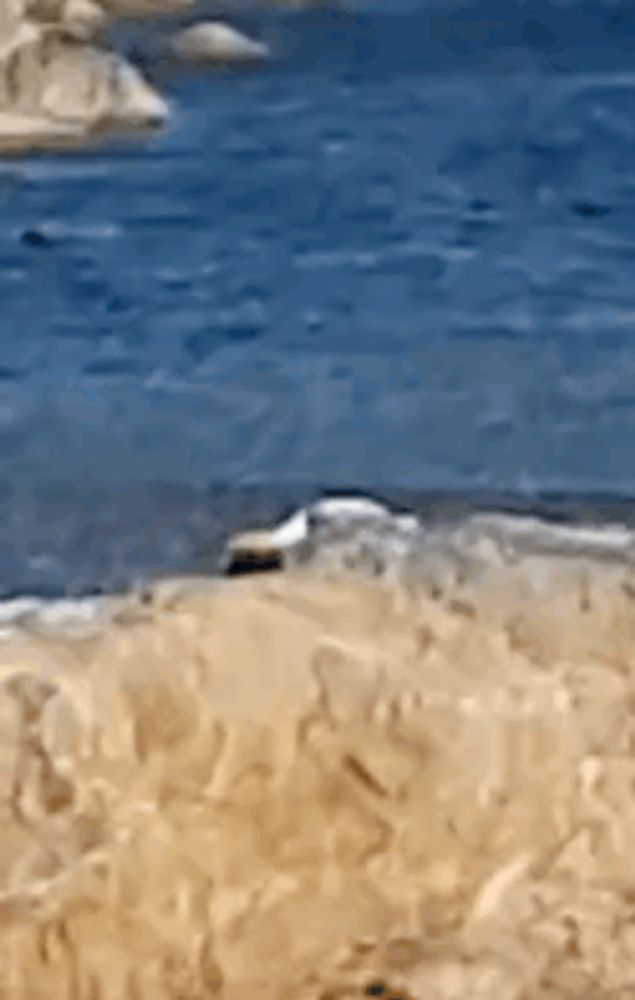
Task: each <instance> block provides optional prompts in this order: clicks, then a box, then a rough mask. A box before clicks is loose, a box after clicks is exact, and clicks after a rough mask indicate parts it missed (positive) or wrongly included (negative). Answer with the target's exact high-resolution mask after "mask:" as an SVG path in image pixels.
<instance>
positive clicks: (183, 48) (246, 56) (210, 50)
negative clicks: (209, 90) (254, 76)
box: [172, 21, 271, 65]
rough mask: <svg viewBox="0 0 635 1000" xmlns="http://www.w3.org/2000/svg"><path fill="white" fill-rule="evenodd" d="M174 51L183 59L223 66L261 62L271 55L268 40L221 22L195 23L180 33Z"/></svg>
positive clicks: (174, 44)
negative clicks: (251, 35)
mask: <svg viewBox="0 0 635 1000" xmlns="http://www.w3.org/2000/svg"><path fill="white" fill-rule="evenodd" d="M172 51H173V52H174V54H175V55H176V56H177V57H178V58H179V59H189V60H192V61H196V62H209V63H220V64H221V65H228V64H231V63H250V62H260V61H262V60H263V59H268V58H269V56H270V55H271V52H270V50H269V46H268V45H266V44H265V43H264V42H260V41H257V40H255V39H253V38H249V37H248V36H247V35H244V34H243V33H242V32H241V31H237V30H236V29H235V28H232V27H231V26H230V25H228V24H223V23H222V22H221V21H207V22H204V23H202V24H195V25H193V26H192V27H191V28H186V29H185V30H184V31H181V32H179V34H178V35H177V36H176V37H175V38H174V40H173V43H172Z"/></svg>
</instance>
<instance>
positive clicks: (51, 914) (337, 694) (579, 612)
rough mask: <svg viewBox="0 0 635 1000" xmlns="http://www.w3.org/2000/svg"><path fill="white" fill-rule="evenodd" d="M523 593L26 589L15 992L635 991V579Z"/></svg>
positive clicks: (9, 794)
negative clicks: (53, 592)
mask: <svg viewBox="0 0 635 1000" xmlns="http://www.w3.org/2000/svg"><path fill="white" fill-rule="evenodd" d="M516 572H517V574H518V573H520V576H522V574H523V567H522V564H521V565H520V568H519V569H518V568H517V570H516ZM517 578H519V577H517ZM500 580H502V577H501V578H500ZM567 581H568V582H567ZM504 589H505V590H506V592H507V599H506V598H505V596H504V593H503V589H501V587H498V586H493V585H492V586H488V585H485V584H481V585H479V587H472V588H471V589H470V590H468V589H465V588H463V591H462V592H461V593H460V594H459V593H458V592H447V593H445V594H441V595H439V594H437V595H436V596H431V595H430V592H429V589H426V588H425V587H423V586H418V585H410V586H406V585H398V584H395V583H391V582H390V581H389V580H388V579H387V578H379V579H366V578H362V577H361V576H359V575H358V576H355V575H354V574H353V575H350V574H349V576H348V577H347V576H346V574H335V575H331V577H328V576H325V574H324V573H323V572H322V573H318V572H311V571H304V572H301V571H295V572H294V571H285V572H281V573H273V574H266V575H259V574H255V575H251V576H248V577H245V578H237V579H233V580H232V579H229V580H227V579H220V578H218V579H210V580H207V581H204V580H193V581H189V582H188V581H180V582H179V581H172V582H165V583H163V584H160V585H157V586H156V587H155V588H154V590H153V591H151V592H148V593H147V594H145V595H139V596H137V597H136V598H133V597H128V598H121V599H118V600H115V601H113V602H111V604H110V605H108V611H107V614H102V615H101V617H100V618H99V619H98V621H97V623H95V622H93V623H92V624H91V623H90V621H89V619H88V618H85V620H84V621H83V623H82V619H81V615H77V616H76V619H75V620H74V621H72V620H71V619H67V620H66V622H65V623H64V622H63V621H62V619H61V618H58V621H57V623H55V622H53V621H49V622H48V623H47V620H46V616H44V617H42V616H40V617H39V618H38V617H37V616H36V617H33V616H29V614H28V609H27V611H25V613H24V616H23V621H22V624H18V625H17V626H12V627H11V628H8V629H5V630H4V631H3V638H2V642H1V644H0V678H1V681H0V715H1V723H0V727H1V728H0V735H1V739H2V742H3V749H2V755H1V757H0V760H1V762H2V770H3V774H2V787H3V788H4V789H5V795H4V797H3V804H2V809H3V822H2V828H1V832H0V916H1V921H2V923H1V930H0V935H1V937H2V947H1V948H0V956H1V957H0V995H1V996H3V997H7V998H9V997H11V998H14V997H15V998H33V1000H35V998H36V997H37V998H49V997H50V998H51V1000H53V998H55V1000H65V998H69V1000H70V998H71V997H73V998H78V997H82V998H84V997H86V998H88V997H91V998H97V997H99V998H100V1000H102V998H103V1000H110V998H112V1000H120V998H123V997H126V998H135V1000H146V998H147V1000H150V998H152V1000H158V998H161V1000H163V998H165V1000H168V998H170V1000H176V998H183V1000H184V998H188V1000H194V998H207V997H222V998H224V1000H239V998H240V1000H251V998H254V1000H256V998H257V1000H265V998H267V1000H268V998H271V1000H273V998H276V1000H277V998H280V1000H282V998H288V997H294V998H303V1000H304V998H306V1000H309V998H311V1000H318V998H319V1000H327V998H329V1000H330V998H342V1000H343V998H352V997H357V996H384V997H391V998H393V1000H396V998H397V997H400V998H403V1000H407V998H411V1000H420V998H421V1000H423V998H424V997H425V998H426V1000H428V998H431V997H433V998H435V1000H436V998H438V1000H450V998H457V1000H458V998H465V997H469V998H483V1000H485V998H488V1000H489V998H496V1000H529V998H539V997H540V998H543V997H548V998H553V1000H556V998H558V1000H559V998H565V997H567V998H573V997H576V998H588V1000H591V998H592V1000H598V998H604V997H606V998H608V997H611V998H618V997H619V998H622V1000H626V998H627V997H631V996H632V995H633V985H632V982H633V979H632V969H633V961H634V958H635V938H634V936H633V920H634V917H635V909H634V903H633V887H634V885H635V865H634V864H633V861H632V858H631V843H632V840H631V838H632V836H633V832H634V831H633V824H634V823H635V810H634V809H633V807H632V796H633V782H634V780H635V763H634V757H633V747H634V745H635V744H634V740H635V728H634V723H633V719H634V716H633V698H634V696H635V662H634V655H633V649H634V648H635V647H634V638H635V603H634V597H633V594H634V592H633V589H632V587H631V585H630V583H629V580H628V578H627V577H625V576H624V575H622V576H620V575H619V574H618V575H616V574H615V572H614V571H613V570H611V571H609V570H608V569H607V568H606V567H604V568H602V567H601V566H600V565H598V566H597V567H596V570H595V572H592V573H591V574H589V575H587V576H586V577H585V582H584V584H581V583H580V579H579V578H578V577H576V576H574V575H570V576H568V577H566V578H565V577H562V578H559V579H558V586H557V593H556V594H555V595H554V593H552V592H549V593H548V594H547V596H544V594H545V593H546V592H545V591H544V590H543V593H542V594H541V592H540V588H538V590H536V588H534V589H533V590H532V589H531V588H529V589H528V590H526V591H525V593H524V594H523V595H522V597H519V596H518V593H517V592H515V591H514V589H513V588H511V587H507V588H504Z"/></svg>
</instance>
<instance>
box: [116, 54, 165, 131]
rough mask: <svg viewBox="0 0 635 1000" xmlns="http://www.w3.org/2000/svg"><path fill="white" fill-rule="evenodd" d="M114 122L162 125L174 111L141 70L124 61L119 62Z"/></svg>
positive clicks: (117, 65) (117, 63) (117, 61)
mask: <svg viewBox="0 0 635 1000" xmlns="http://www.w3.org/2000/svg"><path fill="white" fill-rule="evenodd" d="M113 89H114V94H113V97H114V100H113V118H114V120H115V121H117V122H120V123H121V124H125V125H161V124H163V123H164V122H165V121H166V120H167V119H168V117H169V114H170V108H169V105H168V103H167V101H165V100H164V99H163V97H161V95H160V94H159V93H157V91H156V90H154V89H153V88H152V87H151V86H150V84H149V83H147V81H146V80H144V78H143V77H142V75H141V73H140V72H139V70H137V69H135V67H134V66H131V65H130V63H127V62H125V61H124V60H123V59H117V60H115V75H114V88H113Z"/></svg>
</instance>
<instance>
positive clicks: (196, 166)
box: [0, 0, 635, 595]
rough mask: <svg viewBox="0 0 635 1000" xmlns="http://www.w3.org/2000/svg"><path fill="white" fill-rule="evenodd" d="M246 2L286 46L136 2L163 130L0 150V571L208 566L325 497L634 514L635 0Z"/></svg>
mask: <svg viewBox="0 0 635 1000" xmlns="http://www.w3.org/2000/svg"><path fill="white" fill-rule="evenodd" d="M233 19H234V22H235V23H237V24H238V25H239V26H244V27H246V28H248V29H249V30H251V31H252V32H253V33H255V34H259V35H260V36H262V37H264V38H266V39H267V40H268V41H269V42H270V44H271V46H272V48H273V50H274V53H275V58H274V59H273V60H272V62H271V65H269V66H267V67H264V68H259V69H258V70H253V71H249V72H241V73H237V72H219V71H202V70H200V69H194V68H188V67H183V66H176V65H172V64H170V63H169V62H168V61H166V60H164V59H163V58H160V56H159V53H160V51H161V37H162V36H161V32H166V31H168V30H169V27H170V24H169V22H163V23H162V24H161V25H160V26H159V27H155V28H153V29H148V28H147V27H144V26H143V25H141V24H131V25H128V26H126V27H125V28H120V29H118V34H117V42H118V44H119V45H120V46H121V47H122V48H123V49H124V51H127V52H129V53H131V54H132V55H133V57H134V58H135V59H136V60H137V61H138V62H139V63H140V64H141V65H142V66H143V68H144V70H145V71H146V73H147V74H148V75H149V76H150V78H151V79H153V80H154V81H155V82H156V83H157V85H158V86H160V88H161V89H162V91H163V93H165V94H166V95H167V97H168V99H169V100H170V102H171V105H172V110H173V113H172V118H171V121H170V123H169V124H168V126H167V127H166V128H165V129H164V130H163V131H161V132H160V133H157V134H153V135H150V136H148V135H145V136H142V137H137V138H134V139H130V138H127V139H122V138H117V139H112V140H109V141H107V142H103V143H100V144H99V145H95V146H94V147H92V148H91V149H89V150H84V151H79V152H72V153H70V152H65V153H63V154H40V155H32V156H29V157H13V158H10V159H4V160H2V161H0V211H1V213H2V214H1V220H2V224H1V225H0V320H1V322H0V345H1V354H0V449H1V453H2V464H1V466H0V593H1V594H4V595H10V594H11V595H14V594H19V593H25V592H29V593H39V594H60V593H71V594H80V593H88V592H93V591H95V590H103V589H106V590H108V589H113V588H118V587H125V586H128V585H129V584H130V583H131V582H134V581H136V580H138V579H141V578H144V577H145V576H147V575H153V574H162V573H168V572H189V571H193V570H196V571H198V570H201V569H202V570H207V569H211V568H213V566H214V562H215V558H216V556H217V553H218V549H219V546H220V544H221V542H222V538H223V537H224V536H225V535H226V534H227V533H228V532H229V531H230V530H236V529H237V528H239V527H245V526H247V527H248V526H250V524H251V523H252V522H253V523H261V522H262V519H263V517H265V516H266V517H269V516H271V517H274V516H278V515H279V514H280V513H281V511H282V510H283V508H285V507H288V506H290V505H293V503H295V502H296V501H297V500H298V499H300V500H302V499H304V498H306V497H308V496H309V495H314V494H315V493H317V492H319V491H321V490H338V489H349V488H354V489H356V490H361V491H368V492H371V493H374V494H377V495H381V496H383V497H390V496H395V497H401V498H404V497H405V498H407V499H408V502H409V503H411V504H413V505H415V506H417V505H424V506H425V504H429V503H431V502H432V500H431V499H430V498H433V500H434V502H435V503H442V502H446V501H447V502H455V503H461V502H466V503H468V502H477V500H478V498H479V497H481V498H483V497H485V498H488V502H491V503H492V504H496V502H498V501H500V502H501V503H502V502H504V503H506V504H517V505H521V506H524V507H528V508H532V507H534V506H538V507H539V506H540V505H541V504H545V503H547V504H548V503H549V502H550V500H549V498H551V502H552V503H555V505H556V506H558V505H559V506H560V508H561V509H570V508H573V507H576V505H578V506H579V505H580V504H582V505H583V506H585V509H586V508H588V509H589V510H591V511H593V510H596V511H597V512H598V515H597V516H599V512H600V509H601V506H602V505H603V506H604V508H606V507H607V506H608V507H611V506H612V505H613V507H615V509H617V510H619V511H621V512H622V514H623V515H624V516H629V514H630V504H629V497H630V496H632V495H633V492H634V490H635V461H634V460H633V440H635V282H634V281H633V274H634V272H635V58H634V57H635V8H633V6H632V4H628V3H627V2H605V3H601V2H598V0H596V2H593V3H581V2H574V0H573V2H572V0H568V2H565V0H562V2H560V3H556V2H547V0H525V2H522V0H516V2H512V0H476V2H472V3H471V2H465V0H464V2H462V3H459V2H457V3H452V2H441V0H433V2H425V0H416V2H415V0H412V2H410V3H401V4H397V3H391V2H386V3H383V4H380V3H378V2H374V3H372V4H371V3H368V4H363V3H360V4H359V5H357V6H355V7H354V8H352V9H349V10H329V9H320V10H316V11H312V12H304V13H294V14H293V15H289V14H284V13H281V12H277V13H274V12H271V11H269V12H261V13H259V14H254V13H253V12H251V13H250V12H248V11H245V10H241V11H238V12H236V13H234V17H233ZM434 498H436V499H434ZM470 498H472V499H470ZM474 498H476V499H474ZM497 498H498V501H497ZM554 498H555V499H554ZM581 498H582V499H581ZM620 516H621V515H620Z"/></svg>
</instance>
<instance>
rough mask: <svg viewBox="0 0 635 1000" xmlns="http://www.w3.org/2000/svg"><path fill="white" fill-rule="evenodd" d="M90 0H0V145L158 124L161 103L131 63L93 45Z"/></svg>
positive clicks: (98, 11) (96, 19)
mask: <svg viewBox="0 0 635 1000" xmlns="http://www.w3.org/2000/svg"><path fill="white" fill-rule="evenodd" d="M106 18H107V9H106V7H105V6H102V5H99V4H97V3H94V2H93V0H3V3H2V6H1V9H0V151H2V150H6V149H13V148H24V147H27V148H28V147H37V146H47V145H58V144H63V143H67V142H77V141H80V140H82V139H86V138H88V137H89V136H90V135H93V134H95V133H97V132H99V131H102V130H104V129H122V128H123V129H126V128H139V127H144V126H152V125H157V124H161V123H162V122H163V121H164V120H165V119H166V117H167V114H168V107H167V104H166V102H165V101H164V100H163V98H162V97H161V96H160V95H159V94H158V93H157V92H156V91H155V90H154V89H153V88H152V87H151V86H150V84H149V83H147V82H146V80H144V78H143V77H142V75H141V74H140V72H139V71H138V70H136V69H135V68H134V67H133V66H131V65H130V64H128V63H127V62H126V61H125V60H124V59H122V58H121V57H119V56H117V55H115V54H113V53H111V52H108V51H105V50H104V49H103V48H100V47H99V44H98V41H99V34H100V32H101V29H102V28H103V26H104V24H105V23H106Z"/></svg>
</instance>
